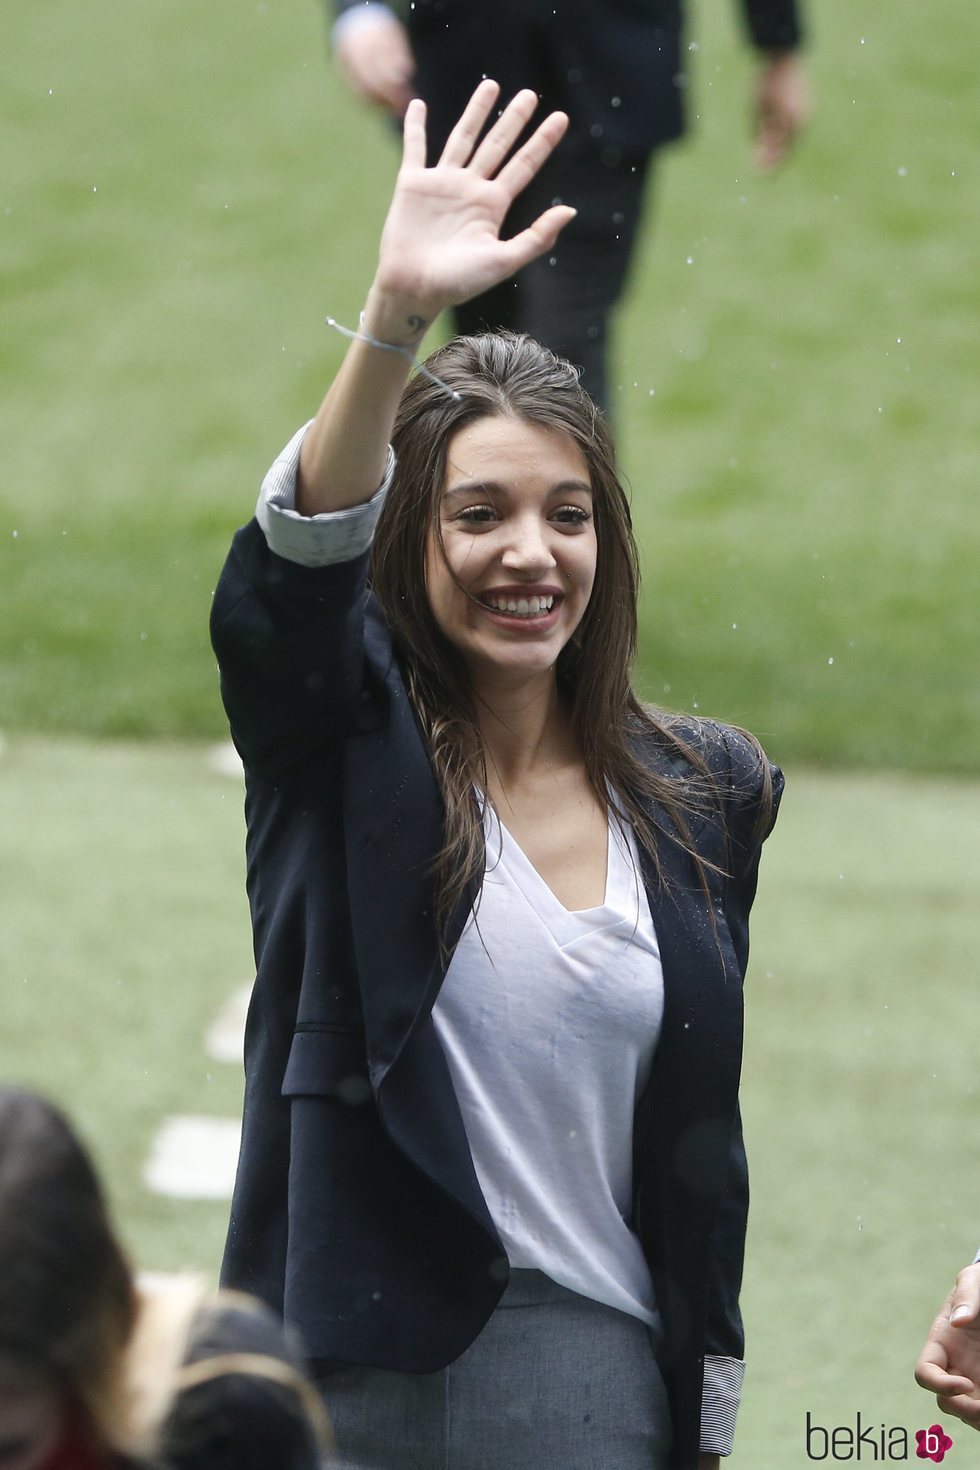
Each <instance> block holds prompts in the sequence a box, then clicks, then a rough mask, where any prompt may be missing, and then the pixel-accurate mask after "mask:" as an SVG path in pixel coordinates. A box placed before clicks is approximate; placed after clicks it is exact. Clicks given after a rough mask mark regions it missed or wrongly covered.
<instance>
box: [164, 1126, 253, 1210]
mask: <svg viewBox="0 0 980 1470" xmlns="http://www.w3.org/2000/svg"><path fill="white" fill-rule="evenodd" d="M241 1132H242V1129H241V1123H240V1122H239V1121H238V1119H236V1118H196V1117H183V1118H166V1119H164V1121H163V1123H162V1124H161V1126H160V1130H159V1132H158V1133H157V1136H156V1138H155V1139H154V1140H153V1146H152V1148H151V1149H150V1157H149V1159H148V1160H147V1163H146V1167H145V1169H144V1170H143V1179H144V1181H145V1183H146V1184H147V1186H148V1187H149V1188H150V1189H152V1190H153V1191H154V1192H155V1193H156V1194H169V1195H174V1196H176V1198H178V1199H230V1198H231V1192H232V1188H233V1186H234V1183H235V1169H236V1166H237V1164H238V1149H239V1145H240V1142H241Z"/></svg>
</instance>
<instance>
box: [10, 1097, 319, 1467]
mask: <svg viewBox="0 0 980 1470" xmlns="http://www.w3.org/2000/svg"><path fill="white" fill-rule="evenodd" d="M327 1437H328V1429H327V1425H326V1419H325V1415H324V1413H323V1409H322V1405H321V1404H320V1401H319V1398H318V1397H317V1395H316V1393H315V1391H314V1390H313V1388H312V1387H311V1385H310V1384H309V1382H308V1381H307V1380H306V1378H305V1377H304V1375H303V1373H302V1370H301V1367H300V1364H299V1360H298V1357H297V1355H296V1353H295V1352H294V1350H293V1349H292V1348H291V1346H290V1345H289V1344H288V1343H287V1341H286V1339H285V1337H284V1335H283V1330H282V1327H281V1325H280V1324H279V1323H278V1322H277V1321H276V1319H275V1318H274V1317H273V1315H272V1313H271V1312H269V1311H268V1310H267V1309H266V1308H264V1307H261V1306H259V1304H258V1303H256V1302H254V1301H252V1300H251V1299H250V1298H247V1297H244V1296H237V1295H235V1294H234V1293H230V1292H229V1293H221V1294H220V1295H219V1296H218V1297H217V1298H216V1299H211V1300H209V1299H208V1298H207V1297H206V1295H205V1293H204V1291H203V1289H202V1288H201V1286H200V1285H199V1284H198V1283H197V1282H195V1281H193V1280H191V1279H189V1278H177V1279H176V1280H175V1281H174V1282H173V1283H172V1284H162V1283H161V1284H157V1285H155V1286H154V1285H151V1284H149V1282H147V1283H141V1282H139V1281H137V1280H135V1279H134V1277H133V1274H132V1272H131V1269H130V1266H129V1264H128V1262H127V1260H126V1258H125V1256H124V1255H123V1252H122V1250H121V1248H120V1245H119V1242H118V1241H117V1239H116V1236H115V1234H114V1232H113V1229H112V1225H111V1223H110V1221H109V1217H108V1214H107V1211H106V1205H105V1201H104V1198H103V1195H102V1190H101V1188H100V1186H99V1182H98V1179H97V1177H96V1175H95V1172H94V1169H93V1167H92V1164H91V1161H90V1160H89V1158H88V1155H87V1154H86V1152H85V1150H84V1148H83V1147H82V1145H81V1143H80V1142H79V1140H78V1138H77V1137H76V1135H75V1133H74V1131H73V1130H72V1128H71V1126H70V1124H69V1123H68V1122H67V1120H66V1119H65V1117H64V1116H63V1115H62V1114H61V1113H60V1112H59V1111H58V1110H57V1109H56V1108H54V1107H53V1106H52V1105H51V1104H50V1103H48V1102H46V1101H45V1100H44V1099H43V1098H41V1097H38V1096H37V1095H36V1094H34V1093H32V1092H28V1091H23V1090H21V1089H18V1088H12V1087H0V1467H2V1470H122V1467H139V1466H145V1467H147V1470H149V1467H150V1466H152V1467H153V1470H270V1467H273V1466H274V1467H275V1470H319V1467H320V1466H321V1465H323V1464H324V1463H325V1460H324V1446H325V1444H326V1442H327Z"/></svg>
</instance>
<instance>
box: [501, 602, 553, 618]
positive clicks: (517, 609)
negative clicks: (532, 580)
mask: <svg viewBox="0 0 980 1470" xmlns="http://www.w3.org/2000/svg"><path fill="white" fill-rule="evenodd" d="M486 601H487V606H488V607H492V608H494V609H495V610H496V611H497V612H505V613H511V614H512V615H514V616H516V617H519V618H533V617H536V616H537V615H538V614H539V613H545V612H550V611H551V609H552V606H553V604H554V601H555V599H554V597H518V598H513V597H488V598H487V599H486Z"/></svg>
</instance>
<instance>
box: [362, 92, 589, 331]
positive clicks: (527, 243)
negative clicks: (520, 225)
mask: <svg viewBox="0 0 980 1470" xmlns="http://www.w3.org/2000/svg"><path fill="white" fill-rule="evenodd" d="M499 91H500V88H499V87H498V86H497V83H496V82H491V81H484V82H481V83H480V85H479V86H478V87H477V89H476V91H475V92H474V93H473V96H472V97H471V98H470V101H469V103H468V105H467V107H466V110H465V112H464V113H463V115H462V117H461V118H460V120H459V122H458V123H457V124H456V126H455V128H454V129H453V131H452V132H451V133H450V135H449V139H448V141H447V143H446V146H445V148H444V149H443V151H442V157H441V158H440V159H439V161H438V163H437V164H436V165H435V166H434V167H432V168H426V167H425V157H426V138H425V104H424V103H423V102H420V101H419V100H418V99H417V98H416V99H415V100H414V101H412V102H411V103H410V104H409V107H408V111H407V112H406V114H405V130H404V144H403V151H402V165H401V168H400V169H399V172H398V178H397V181H396V183H395V192H394V196H393V198H392V201H391V207H390V209H389V211H388V217H387V219H386V220H385V226H384V230H383V232H382V236H381V250H380V256H379V262H378V272H377V275H376V277H375V286H376V287H377V288H378V290H380V291H381V292H382V293H383V294H385V295H387V296H392V297H398V298H400V299H403V300H411V301H414V302H416V303H418V304H419V306H420V307H422V306H425V307H426V308H427V311H428V313H431V316H434V315H435V314H436V313H437V312H438V311H440V310H442V308H443V307H447V306H458V305H459V304H460V303H461V302H463V301H468V300H469V299H470V297H472V296H477V295H479V294H480V293H481V292H483V291H488V290H489V289H490V287H491V286H495V285H497V284H498V283H499V282H500V281H505V280H507V279H508V278H509V277H510V276H512V275H514V273H515V272H516V271H519V270H520V269H521V267H522V266H525V265H527V263H528V262H529V261H531V260H534V259H535V257H536V256H538V255H541V254H543V253H544V251H545V250H548V249H550V248H551V247H552V246H553V245H554V243H555V241H556V240H557V238H558V235H559V232H560V231H561V230H562V229H563V228H564V227H565V225H567V224H568V222H569V220H570V219H572V218H573V217H574V215H575V210H574V209H571V208H569V207H568V206H567V205H564V204H558V205H553V206H552V207H551V208H550V209H546V210H545V211H544V213H543V214H541V215H539V217H538V218H537V219H536V220H535V221H534V223H533V224H532V225H530V226H529V227H528V228H527V229H526V230H522V231H521V233H520V234H519V235H515V236H514V237H513V239H511V240H501V239H500V238H499V236H500V227H501V225H502V224H503V221H504V217H505V215H506V214H507V211H508V209H509V208H510V206H511V204H512V202H513V200H514V199H515V198H516V196H517V195H518V194H519V193H520V192H521V190H522V189H523V188H525V187H526V185H527V184H528V183H529V182H530V181H531V179H532V178H533V177H534V175H535V174H536V173H537V172H538V170H539V169H540V167H541V165H542V164H543V163H544V162H545V160H546V159H547V158H548V157H549V156H550V154H551V152H552V150H553V149H554V148H555V146H556V145H557V143H558V142H559V140H560V139H561V137H562V136H563V134H564V132H565V129H566V128H567V126H568V118H567V117H566V116H565V114H564V113H563V112H553V113H551V114H550V116H548V117H546V118H545V120H544V121H543V122H542V123H541V124H540V126H539V127H538V128H537V130H536V131H535V132H534V133H533V134H532V136H531V137H530V138H529V139H528V141H527V142H526V143H524V144H522V146H521V147H520V148H518V149H517V151H516V152H515V153H514V154H513V156H508V155H510V153H511V149H512V148H513V147H514V144H515V143H516V141H517V139H518V138H519V137H520V135H521V134H522V133H523V132H524V129H525V128H526V126H527V124H528V123H529V121H530V119H531V117H532V116H533V114H534V110H535V108H536V107H537V101H538V99H537V96H536V95H535V93H534V92H531V91H524V92H518V94H517V96H516V97H515V98H514V99H513V101H512V102H510V103H509V104H508V105H507V107H506V108H505V109H504V111H503V113H502V114H501V116H500V117H499V118H498V119H497V121H496V122H495V123H494V124H493V126H492V127H491V128H490V129H489V131H488V132H487V133H486V135H485V136H483V137H481V134H482V133H483V129H484V126H485V125H486V123H487V120H488V118H489V117H490V114H491V112H492V110H493V107H494V104H495V103H496V101H497V97H498V94H499ZM423 314H426V313H423ZM430 319H431V318H430Z"/></svg>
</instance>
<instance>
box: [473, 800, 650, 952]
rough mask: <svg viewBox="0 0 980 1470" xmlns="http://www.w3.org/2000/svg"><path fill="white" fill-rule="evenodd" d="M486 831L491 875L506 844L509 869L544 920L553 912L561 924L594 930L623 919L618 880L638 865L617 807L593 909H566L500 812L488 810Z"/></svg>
mask: <svg viewBox="0 0 980 1470" xmlns="http://www.w3.org/2000/svg"><path fill="white" fill-rule="evenodd" d="M485 830H486V842H487V872H488V873H491V872H492V871H493V868H494V867H495V866H496V864H497V863H499V862H500V861H501V857H502V855H503V849H504V843H505V842H506V857H507V863H508V867H509V868H510V869H511V870H512V871H514V870H515V869H516V870H518V871H517V872H516V873H515V877H517V878H518V881H519V883H520V887H521V889H522V891H523V892H524V896H525V897H526V898H527V899H528V901H529V902H530V903H531V904H532V906H533V907H534V908H535V910H536V911H537V912H538V914H539V915H540V916H541V917H542V918H546V917H547V916H548V913H547V911H549V910H550V912H551V914H553V915H557V916H558V918H559V919H561V920H564V921H566V922H568V923H573V924H574V923H576V922H580V923H581V924H583V925H584V926H586V927H588V928H590V929H591V928H595V927H598V921H599V920H601V918H602V917H603V915H606V916H607V917H608V922H610V923H611V922H615V921H616V920H618V917H619V915H618V913H616V912H615V910H616V909H617V907H618V906H619V904H620V903H621V901H622V899H623V897H624V894H623V892H622V889H623V883H622V882H617V881H616V879H617V876H620V877H621V876H622V875H621V874H619V869H620V868H628V869H629V870H630V871H631V872H632V870H633V868H634V866H635V862H632V861H631V859H630V848H629V843H628V840H627V837H626V834H625V833H624V832H622V831H621V830H620V826H619V822H618V820H617V817H616V808H615V807H614V806H610V809H609V815H608V818H607V821H606V877H605V883H604V887H603V895H602V900H601V902H599V903H597V904H593V905H591V907H589V908H583V909H570V908H566V906H565V905H564V904H563V903H562V901H561V899H560V898H559V897H558V895H557V893H555V891H554V889H553V888H552V887H551V886H550V885H549V884H548V883H547V882H546V880H545V879H544V878H543V877H542V876H541V874H540V873H539V872H538V869H537V868H536V867H535V866H534V864H533V863H532V862H531V859H530V858H529V857H528V855H527V853H526V852H525V851H524V849H523V847H522V846H521V844H520V843H519V842H518V840H517V838H516V837H515V836H514V834H513V832H511V830H510V828H509V827H508V826H507V824H506V823H505V822H503V821H502V820H501V818H500V816H499V814H498V813H497V812H496V811H492V810H490V809H489V808H485ZM617 856H618V861H617Z"/></svg>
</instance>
